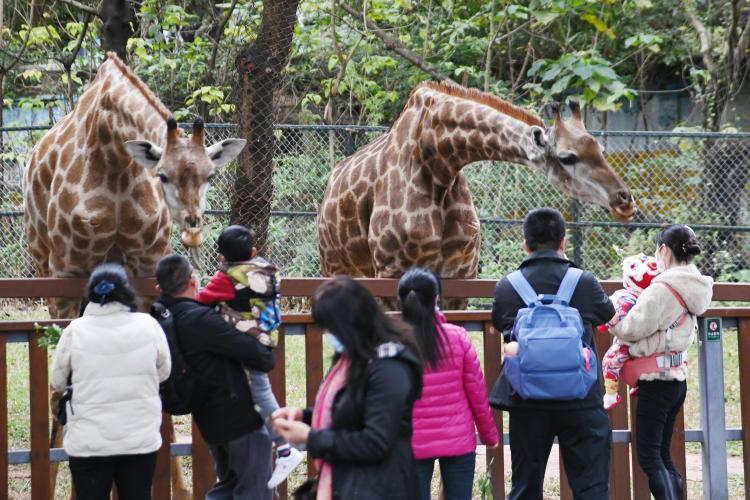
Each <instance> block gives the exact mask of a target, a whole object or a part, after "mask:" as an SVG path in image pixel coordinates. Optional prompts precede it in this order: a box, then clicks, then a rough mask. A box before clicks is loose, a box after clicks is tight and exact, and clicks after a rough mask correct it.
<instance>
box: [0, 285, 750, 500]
mask: <svg viewBox="0 0 750 500" xmlns="http://www.w3.org/2000/svg"><path fill="white" fill-rule="evenodd" d="M362 281H363V283H364V284H365V285H366V286H367V287H368V288H369V289H370V290H371V291H372V292H373V293H374V294H375V295H377V296H382V297H392V296H394V294H395V290H396V286H397V281H396V280H376V279H364V280H362ZM322 282H323V280H321V279H307V278H299V279H285V280H283V281H282V293H283V295H285V296H288V297H291V296H298V297H309V296H311V295H312V293H313V292H314V290H315V289H316V288H317V287H318V286H319V285H320V283H322ZM603 285H604V288H605V290H607V292H608V293H611V292H612V291H614V290H615V289H617V288H619V287H620V286H621V285H620V284H619V283H618V282H603ZM134 286H135V287H136V289H137V290H138V292H139V293H141V294H142V295H143V296H147V297H152V296H153V295H154V283H153V281H152V280H150V279H142V280H135V282H134ZM494 286H495V282H494V281H490V280H446V281H445V282H444V293H443V296H444V297H458V298H487V297H491V296H492V293H493V291H494ZM82 288H83V281H81V280H75V279H27V280H11V279H9V280H0V299H2V298H37V297H48V296H54V297H78V296H80V295H81V290H82ZM714 300H716V301H733V302H750V284H716V285H715V287H714ZM447 316H448V320H449V321H451V322H453V323H458V324H463V325H465V326H466V327H467V329H468V330H470V331H473V332H477V331H479V332H481V334H482V339H483V346H484V370H485V377H486V379H487V384H488V389H489V388H491V386H492V384H493V383H494V381H495V379H496V378H497V376H498V374H499V371H500V365H501V348H500V347H501V337H500V335H498V334H497V333H496V332H495V331H494V330H493V328H492V325H491V318H490V312H489V311H455V312H448V313H447ZM705 316H706V317H720V318H723V319H724V321H725V328H726V327H728V326H731V327H734V326H736V327H737V339H738V348H739V357H740V365H739V366H740V389H741V418H742V428H741V429H728V430H726V431H725V432H724V435H722V436H721V439H722V441H721V443H720V444H723V445H724V446H725V441H726V440H727V439H736V440H742V441H743V446H744V458H745V462H744V463H745V477H746V478H748V474H750V470H748V468H749V467H750V308H744V307H731V308H728V307H722V308H714V309H710V310H709V311H707V312H706V314H705ZM38 323H39V324H41V325H42V326H44V325H46V324H49V323H52V322H49V321H47V322H45V321H40V322H38ZM56 323H57V324H59V325H64V324H66V323H67V322H66V321H56ZM290 335H304V339H305V340H304V344H305V371H306V402H307V405H308V406H312V404H313V402H314V398H315V393H316V391H317V389H318V387H319V385H320V382H321V380H322V378H323V339H322V336H321V334H320V331H319V330H318V329H317V327H316V326H315V325H314V324H313V322H312V318H311V317H310V315H309V314H304V313H292V314H286V315H284V326H283V327H282V331H281V335H280V339H279V345H278V347H277V362H276V367H275V368H274V370H273V371H272V372H271V374H270V376H271V383H272V386H273V389H274V393H275V395H276V398H277V400H278V402H279V404H280V405H282V406H283V405H284V404H285V403H286V373H285V365H286V342H285V339H286V337H288V336H290ZM39 336H40V333H39V332H38V331H37V330H36V328H35V322H33V321H0V450H8V408H7V399H8V397H7V396H8V394H7V391H8V384H7V370H8V368H7V367H8V363H7V352H6V344H7V343H8V342H27V343H28V350H29V386H30V394H29V398H30V414H31V415H30V431H31V449H30V450H9V452H8V453H0V498H4V497H7V492H8V486H9V485H8V467H9V463H11V462H12V463H29V462H30V463H31V497H32V499H34V500H36V499H40V500H41V499H44V500H47V499H48V498H49V497H50V491H49V488H50V487H49V484H50V481H49V475H50V467H49V465H50V462H51V461H53V460H57V461H59V460H65V458H66V456H65V454H64V452H63V451H62V450H51V451H50V450H49V424H50V419H49V403H48V396H49V393H48V363H49V360H48V355H47V352H46V350H45V349H43V348H41V347H39V344H38V342H37V340H38V338H39ZM610 342H611V339H610V338H609V336H607V335H601V334H597V348H598V351H599V355H600V357H601V355H602V354H603V353H604V351H605V350H606V349H607V347H608V346H609V344H610ZM714 347H715V346H714ZM718 348H719V349H720V348H721V342H719V343H718ZM701 356H702V357H703V356H704V353H703V351H701ZM705 357H706V358H708V356H705ZM709 368H710V370H711V371H710V373H715V371H716V370H718V371H719V372H721V371H722V370H723V368H722V367H721V366H712V367H709ZM717 376H718V375H717ZM722 380H723V378H722ZM722 383H723V382H722ZM623 385H624V384H623ZM703 385H704V381H703V380H702V381H701V386H703ZM621 394H622V396H623V397H626V390H625V387H622V388H621ZM716 396H719V399H718V401H721V404H720V405H721V407H722V408H721V425H722V426H723V393H722V394H717V395H714V398H715V397H716ZM702 397H704V395H703V391H702ZM708 397H710V395H708V394H706V395H705V398H708ZM629 403H630V404H629V405H627V404H622V405H620V406H618V407H617V408H616V409H614V410H613V411H612V412H610V418H611V423H612V429H613V446H612V466H611V470H612V475H611V490H612V498H615V499H618V500H620V499H626V498H627V499H629V498H636V499H638V498H647V497H648V483H647V480H646V478H645V476H644V474H643V472H642V471H641V469H640V467H639V466H638V464H637V462H636V458H635V453H630V451H631V448H632V445H633V443H632V441H633V438H634V433H633V432H632V431H633V430H634V429H635V420H634V415H635V412H634V411H633V409H634V408H635V405H636V404H637V398H636V399H634V400H631V401H630V402H629ZM628 406H630V407H631V410H630V412H629V413H628ZM706 406H709V405H708V403H707V400H706ZM714 410H717V409H716V408H714ZM707 411H708V410H707ZM493 414H494V418H495V422H496V424H497V426H498V429H499V430H500V431H501V435H503V433H502V430H503V421H502V412H499V411H494V412H493ZM712 418H713V417H712ZM707 419H708V417H707ZM707 421H709V420H707ZM709 423H710V421H709ZM192 429H193V430H192V442H191V444H190V445H187V444H175V445H172V446H171V449H170V447H169V446H168V444H167V443H166V441H165V445H164V446H163V447H162V450H160V453H159V460H158V464H157V471H156V475H155V478H154V497H155V498H157V499H167V498H170V496H171V495H170V468H169V464H168V460H167V459H168V457H169V455H170V454H171V455H192V467H193V470H192V477H193V485H192V486H193V492H194V498H196V499H197V498H203V496H204V494H205V491H206V490H207V489H208V488H209V487H210V486H211V484H212V483H213V481H214V479H215V477H214V472H213V468H212V462H211V458H210V455H209V453H208V450H207V448H206V445H205V443H204V442H203V440H202V439H201V437H200V434H199V433H198V432H197V426H195V425H193V426H192ZM628 429H630V430H628ZM707 429H709V427H707ZM746 430H748V432H746ZM686 441H700V442H702V443H703V446H704V468H706V467H711V466H712V463H713V462H712V461H711V460H712V458H711V457H712V454H716V453H717V451H716V450H717V449H718V450H719V451H718V453H720V450H721V448H720V446H719V448H717V449H711V448H710V447H709V446H708V443H709V441H712V440H709V439H708V436H707V434H706V431H705V430H703V431H701V430H688V431H687V432H686V430H685V426H684V416H683V414H682V413H681V414H680V415H679V416H678V421H677V426H676V429H675V436H674V439H673V442H672V450H673V454H674V456H675V458H676V463H677V465H678V467H679V468H680V470H681V471H682V474H683V477H687V476H686V473H685V472H686V471H685V469H686V463H685V442H686ZM503 442H505V443H506V444H507V433H506V434H505V435H504V441H503ZM712 442H713V443H714V445H713V446H718V445H717V444H716V440H715V439H714V440H713V441H712ZM725 449H726V448H724V450H725ZM707 455H708V458H706V456H707ZM724 459H725V456H724ZM713 460H715V459H713ZM560 463H561V466H560V478H561V497H562V498H572V495H571V492H570V489H569V487H568V486H567V481H566V478H565V471H564V467H563V465H562V461H561V462H560ZM505 465H506V464H505V463H504V456H503V446H500V447H498V449H497V450H489V449H488V450H487V470H488V471H489V474H490V480H491V485H492V490H493V493H494V497H495V498H498V499H499V498H504V497H505V484H504V474H503V473H504V471H505V468H506V467H505ZM631 470H632V471H633V473H632V474H631ZM719 476H720V474H719ZM704 478H706V471H705V470H704ZM709 479H710V478H709ZM723 480H724V483H726V460H724V478H723ZM711 481H712V482H710V484H709V485H708V486H706V485H704V489H705V488H714V487H718V488H719V490H711V491H712V492H713V493H714V494H720V492H721V484H718V486H716V485H715V484H714V483H716V479H713V480H711ZM720 482H721V481H720V480H719V483H720ZM745 491H746V494H747V496H748V497H750V484H748V481H746V482H745ZM717 492H719V493H717ZM279 493H280V497H282V498H285V497H286V489H285V488H281V489H280V491H279Z"/></svg>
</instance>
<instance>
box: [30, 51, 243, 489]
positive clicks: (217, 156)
mask: <svg viewBox="0 0 750 500" xmlns="http://www.w3.org/2000/svg"><path fill="white" fill-rule="evenodd" d="M204 139H205V134H204V130H203V122H202V121H200V120H198V121H196V122H195V124H194V125H193V134H192V137H191V138H185V137H183V136H182V132H181V131H180V129H179V128H178V127H177V122H176V121H175V120H174V118H171V116H170V113H169V111H168V110H167V108H166V107H165V106H164V105H163V104H162V103H161V101H159V99H158V98H157V97H156V96H154V94H153V93H152V92H151V91H150V90H149V89H148V87H146V85H145V84H144V83H143V82H142V81H141V80H140V79H139V78H138V77H137V76H136V75H135V74H134V73H133V72H132V71H131V70H130V69H129V68H128V67H127V66H126V65H125V64H124V63H123V62H122V61H121V60H120V59H119V58H118V57H117V56H116V55H115V54H114V53H112V52H110V53H108V54H107V60H106V61H105V62H104V63H103V64H102V65H101V66H100V68H99V70H98V72H97V74H96V78H94V80H93V81H92V82H91V85H90V86H89V88H88V89H87V90H86V92H84V93H83V95H82V96H81V97H80V99H79V101H78V104H77V105H76V107H75V109H74V110H73V111H72V112H71V113H69V114H68V115H66V116H65V117H64V118H63V119H61V120H60V121H59V122H57V124H56V125H55V126H54V127H52V128H51V129H50V130H49V131H48V132H47V133H46V134H45V135H44V137H42V139H41V140H40V141H39V142H38V143H37V144H36V146H35V147H34V150H33V151H32V154H31V158H30V160H29V163H28V165H27V168H26V172H25V176H24V221H25V225H26V234H27V237H28V243H29V248H30V251H31V255H32V258H33V261H34V264H35V267H36V271H37V275H38V276H54V277H85V276H87V275H88V274H89V272H90V271H91V270H92V269H93V268H94V267H96V266H97V265H98V264H101V263H102V262H109V261H117V262H120V263H122V264H123V265H124V266H125V267H126V268H127V269H128V271H129V272H130V274H132V275H133V276H136V277H138V276H152V275H153V273H154V269H155V267H156V263H157V262H158V261H159V259H160V258H161V257H162V256H164V255H166V254H168V253H170V252H171V247H170V236H171V232H172V220H173V219H174V220H176V221H177V222H179V224H180V227H181V240H182V243H183V244H184V245H185V246H187V247H189V248H191V249H194V248H197V247H198V246H199V245H200V244H201V242H202V241H203V233H202V216H203V211H204V210H205V205H206V192H207V190H208V186H209V181H210V180H211V178H212V177H213V176H214V174H215V172H216V169H218V168H219V167H221V166H223V165H225V164H227V163H229V162H230V161H231V160H232V159H234V158H235V157H236V156H237V155H238V154H239V152H240V151H241V150H242V148H243V147H244V145H245V141H244V140H242V139H225V140H224V141H221V142H220V143H217V144H215V145H213V146H211V147H209V148H206V147H205V146H204ZM80 302H81V301H80V300H70V299H52V300H50V316H51V317H52V318H73V317H75V316H77V315H78V311H79V308H80ZM61 434H62V433H60V432H58V429H57V427H56V426H55V427H53V431H52V436H53V446H59V445H60V442H61V438H62V435H61ZM56 467H57V466H56V463H55V464H53V473H52V476H51V481H52V491H54V484H55V479H56V470H57V468H56ZM172 467H173V469H172V470H173V474H172V477H173V478H175V479H176V481H177V483H176V487H175V494H176V496H178V497H179V496H180V495H183V496H184V495H186V494H187V488H186V486H185V484H184V478H183V476H182V470H181V469H180V468H179V464H178V463H177V462H176V461H173V465H172Z"/></svg>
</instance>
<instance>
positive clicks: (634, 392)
mask: <svg viewBox="0 0 750 500" xmlns="http://www.w3.org/2000/svg"><path fill="white" fill-rule="evenodd" d="M629 394H630V397H631V398H634V397H636V396H637V395H638V387H633V388H632V389H630V392H629Z"/></svg>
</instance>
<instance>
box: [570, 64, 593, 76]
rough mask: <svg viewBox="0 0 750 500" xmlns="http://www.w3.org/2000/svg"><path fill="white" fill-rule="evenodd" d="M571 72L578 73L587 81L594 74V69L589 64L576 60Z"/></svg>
mask: <svg viewBox="0 0 750 500" xmlns="http://www.w3.org/2000/svg"><path fill="white" fill-rule="evenodd" d="M573 73H575V74H576V75H578V76H579V77H580V78H581V80H583V81H587V80H588V79H589V78H591V76H592V75H593V74H594V70H593V69H592V68H591V65H590V64H586V63H585V62H583V61H578V62H576V63H575V65H574V66H573Z"/></svg>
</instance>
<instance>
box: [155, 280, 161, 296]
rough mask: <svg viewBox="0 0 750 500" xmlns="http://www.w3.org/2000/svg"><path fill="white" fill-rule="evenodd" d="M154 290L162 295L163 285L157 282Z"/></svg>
mask: <svg viewBox="0 0 750 500" xmlns="http://www.w3.org/2000/svg"><path fill="white" fill-rule="evenodd" d="M154 290H156V293H157V294H158V295H161V287H160V286H159V283H157V284H156V285H154Z"/></svg>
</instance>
